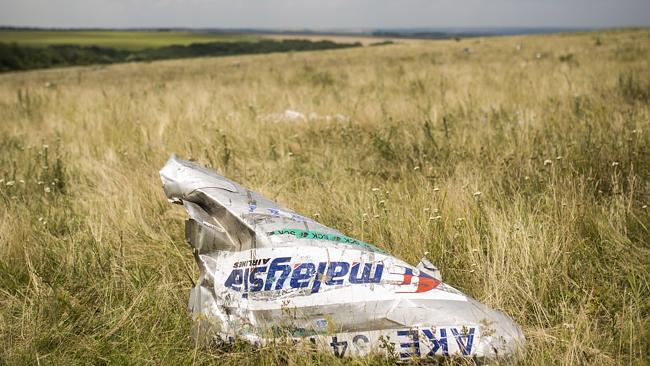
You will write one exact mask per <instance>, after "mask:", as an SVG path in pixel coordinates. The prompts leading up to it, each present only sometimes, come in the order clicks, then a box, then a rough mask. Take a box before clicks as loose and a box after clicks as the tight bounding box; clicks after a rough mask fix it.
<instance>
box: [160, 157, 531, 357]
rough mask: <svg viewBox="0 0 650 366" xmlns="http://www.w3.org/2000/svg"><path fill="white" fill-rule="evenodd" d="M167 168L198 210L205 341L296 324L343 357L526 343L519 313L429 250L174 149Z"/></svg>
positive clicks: (505, 349) (479, 350)
mask: <svg viewBox="0 0 650 366" xmlns="http://www.w3.org/2000/svg"><path fill="white" fill-rule="evenodd" d="M160 176H161V179H162V182H163V187H164V190H165V193H166V195H167V197H168V198H169V200H170V201H171V202H175V203H180V204H182V205H183V206H184V207H185V208H186V210H187V212H188V215H189V218H188V220H187V221H186V226H185V229H186V240H187V242H188V243H189V244H190V246H191V247H192V248H193V253H194V256H195V258H196V261H197V264H198V265H199V268H200V271H201V272H200V273H201V275H200V278H199V280H198V282H197V284H196V286H195V287H194V288H193V289H192V291H191V294H190V301H189V312H190V314H191V316H192V319H193V320H194V324H195V325H196V327H194V331H193V336H194V337H195V338H196V339H197V340H199V341H209V340H219V341H224V342H228V341H230V340H232V339H233V338H234V337H239V338H243V339H246V340H248V341H250V342H252V343H254V344H263V343H265V342H267V341H269V340H271V339H272V338H273V337H274V336H276V335H277V334H287V332H288V333H289V334H290V337H292V338H294V339H295V340H297V341H301V340H303V341H310V342H312V343H314V344H316V345H318V346H320V347H322V348H324V349H327V350H330V351H331V352H333V353H334V354H335V355H337V356H339V357H347V356H364V355H367V354H368V353H369V352H371V351H372V350H383V351H384V352H395V353H396V354H397V356H398V357H400V358H410V357H413V356H415V357H427V356H444V355H459V356H468V357H495V356H507V355H511V354H512V353H514V352H515V351H516V350H517V349H518V348H519V347H521V346H522V345H523V343H524V336H523V334H522V332H521V330H520V329H519V327H518V326H517V325H516V324H515V323H514V322H513V321H512V319H510V318H509V317H508V316H506V315H505V314H503V313H501V312H499V311H496V310H493V309H490V308H488V307H487V306H485V305H483V304H481V303H479V302H477V301H476V300H474V299H472V298H470V297H468V296H467V295H465V294H463V293H462V292H460V291H458V290H456V289H455V288H453V287H452V286H449V285H447V284H445V283H443V282H442V279H441V277H440V272H439V271H438V269H437V268H436V267H435V266H434V265H433V264H431V263H430V262H429V261H428V260H426V259H423V260H422V261H421V262H420V263H419V264H418V265H417V266H415V267H414V266H412V265H410V264H408V263H406V262H404V261H402V260H400V259H398V258H395V257H393V256H391V255H390V254H388V253H386V252H384V251H383V250H381V249H379V248H377V247H375V246H373V245H371V244H368V243H364V242H362V241H359V240H356V239H353V238H350V237H348V236H346V235H344V234H343V233H341V232H339V231H338V230H335V229H332V228H329V227H326V226H324V225H322V224H320V223H318V222H316V221H313V220H311V219H310V218H307V217H305V216H302V215H300V214H298V213H296V212H294V211H292V210H290V209H287V208H285V207H282V206H280V205H278V204H277V203H275V202H273V201H270V200H268V199H266V198H265V197H263V196H261V195H260V194H258V193H256V192H253V191H251V190H249V189H247V188H245V187H242V186H241V185H239V184H237V183H235V182H233V181H231V180H229V179H227V178H224V177H222V176H221V175H219V174H217V173H215V172H214V171H211V170H209V169H206V168H205V167H201V166H199V165H197V164H194V163H192V162H188V161H183V160H180V159H178V158H176V157H175V156H172V157H171V158H170V159H169V161H168V162H167V163H166V164H165V166H164V167H163V168H162V170H161V171H160Z"/></svg>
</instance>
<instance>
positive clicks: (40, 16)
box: [0, 0, 650, 29]
mask: <svg viewBox="0 0 650 366" xmlns="http://www.w3.org/2000/svg"><path fill="white" fill-rule="evenodd" d="M0 25H5V26H36V27H62V28H76V27H96V28H133V27H143V28H147V27H190V28H272V29H305V28H308V29H335V28H338V29H372V28H416V27H434V28H436V27H438V28H449V27H576V28H600V27H624V26H650V0H0Z"/></svg>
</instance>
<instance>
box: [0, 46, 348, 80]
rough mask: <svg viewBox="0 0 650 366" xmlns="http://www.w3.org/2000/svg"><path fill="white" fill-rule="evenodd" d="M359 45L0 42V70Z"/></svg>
mask: <svg viewBox="0 0 650 366" xmlns="http://www.w3.org/2000/svg"><path fill="white" fill-rule="evenodd" d="M359 46H361V43H358V42H357V43H335V42H332V41H309V40H302V39H288V40H281V41H278V40H270V39H264V40H260V41H256V42H250V41H235V42H213V43H193V44H190V45H188V46H181V45H172V46H165V47H159V48H147V49H143V50H139V51H129V50H123V49H116V48H107V47H96V46H78V45H52V46H48V47H26V46H20V45H18V44H16V43H11V44H6V43H0V72H7V71H17V70H31V69H42V68H48V67H60V66H73V65H92V64H110V63H116V62H129V61H153V60H166V59H174V58H188V57H202V56H228V55H244V54H259V53H272V52H290V51H315V50H327V49H337V48H348V47H359Z"/></svg>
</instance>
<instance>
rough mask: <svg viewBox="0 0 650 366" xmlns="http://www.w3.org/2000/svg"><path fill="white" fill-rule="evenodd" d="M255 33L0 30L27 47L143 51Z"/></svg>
mask: <svg viewBox="0 0 650 366" xmlns="http://www.w3.org/2000/svg"><path fill="white" fill-rule="evenodd" d="M256 39H257V37H256V36H252V35H237V34H217V33H200V32H164V31H160V32H156V31H129V32H127V31H0V42H4V43H18V44H19V45H24V46H38V47H45V46H50V45H78V46H100V47H110V48H117V49H125V50H141V49H145V48H156V47H164V46H170V45H189V44H192V43H206V42H228V41H244V40H246V41H253V40H256Z"/></svg>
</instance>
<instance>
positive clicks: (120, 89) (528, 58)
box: [0, 29, 650, 365]
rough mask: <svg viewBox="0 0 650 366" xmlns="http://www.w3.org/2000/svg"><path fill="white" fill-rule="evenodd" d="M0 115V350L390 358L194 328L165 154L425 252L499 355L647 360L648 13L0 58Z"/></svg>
mask: <svg viewBox="0 0 650 366" xmlns="http://www.w3.org/2000/svg"><path fill="white" fill-rule="evenodd" d="M465 49H466V51H464V50H465ZM287 109H292V110H296V111H299V112H302V113H305V114H308V113H311V112H314V113H317V114H318V115H320V116H326V115H335V114H341V115H344V116H347V117H348V118H349V120H348V118H334V119H330V120H327V119H325V118H322V119H317V120H313V121H301V120H282V118H281V117H280V118H279V117H278V116H282V112H283V111H285V110H287ZM0 120H1V121H2V123H0V309H1V310H0V363H1V364H7V365H26V364H34V365H36V364H39V365H45V364H51V365H62V364H155V365H159V364H169V365H178V364H224V365H232V364H238V365H239V364H240V365H259V364H262V365H265V364H292V365H294V364H298V365H306V364H318V365H332V364H339V363H350V362H351V363H352V364H355V365H365V364H381V363H384V364H390V362H391V361H390V360H387V359H381V358H380V357H378V356H377V357H373V358H370V359H363V360H353V361H349V360H348V361H339V360H337V359H335V358H334V356H332V355H329V354H323V353H313V352H307V351H303V350H295V349H293V348H292V347H289V346H286V345H281V344H278V345H276V346H273V347H265V348H262V349H260V350H253V349H251V348H250V347H248V346H247V345H245V344H236V345H235V346H233V347H230V348H215V349H203V348H195V347H194V346H193V343H192V341H191V339H190V338H189V328H190V324H189V319H188V316H187V314H186V311H185V307H186V304H187V298H188V292H189V289H190V287H191V286H192V279H195V278H196V276H197V272H198V271H197V269H196V268H195V264H194V261H193V258H192V255H191V253H190V250H189V249H188V247H187V246H186V245H185V244H184V235H183V220H184V218H185V213H184V210H183V209H182V208H181V207H178V206H174V205H171V204H169V203H167V201H166V199H165V196H164V194H163V192H162V189H161V184H160V180H159V177H158V169H159V168H160V167H161V166H162V164H163V163H164V162H165V160H166V159H167V158H168V157H169V155H170V154H171V153H173V152H175V153H178V154H179V155H180V156H181V157H184V158H193V159H195V160H197V161H198V162H201V163H203V164H207V165H209V166H212V167H213V168H215V169H217V170H218V171H220V172H221V173H223V174H224V175H226V176H228V177H231V178H232V179H234V180H236V181H238V182H241V183H242V184H244V185H246V186H249V187H251V188H253V189H255V190H257V191H259V192H261V193H262V194H264V195H266V196H268V197H269V198H272V199H274V200H277V201H279V202H280V203H282V204H284V205H286V206H288V207H291V208H293V209H295V210H297V211H298V212H300V213H303V214H305V215H307V216H310V217H313V218H317V219H318V220H319V221H321V222H323V223H324V224H326V225H328V226H332V227H335V228H338V229H340V230H341V231H343V232H344V233H346V234H347V235H349V236H352V237H355V238H358V239H361V240H363V241H366V242H370V243H375V244H376V245H377V246H379V247H381V248H383V249H385V250H387V251H388V252H390V253H392V254H394V255H396V256H399V257H402V258H403V259H405V260H407V261H409V262H411V263H416V262H417V261H418V260H419V259H420V257H421V256H422V255H423V254H424V253H425V252H429V253H430V254H429V258H430V259H431V261H432V262H433V263H435V264H436V265H438V266H439V267H440V268H441V270H442V274H443V277H444V279H445V282H448V283H450V284H452V285H454V286H456V287H458V288H459V289H461V290H463V291H464V292H466V293H469V294H471V295H472V296H474V297H476V298H477V299H479V300H480V301H482V302H484V303H486V304H488V305H490V306H491V307H494V308H498V309H501V310H503V311H505V312H506V313H508V314H510V315H511V316H512V317H513V318H514V319H515V320H516V321H517V322H518V323H519V324H520V325H521V326H522V328H523V329H524V332H525V334H526V337H527V340H528V344H527V347H526V349H525V351H524V352H523V353H522V354H521V355H520V357H519V358H518V359H516V360H512V363H514V364H519V365H549V364H556V365H574V364H584V365H647V364H648V358H649V355H650V301H649V299H650V286H649V281H650V275H649V269H650V209H648V205H650V30H648V29H638V30H626V31H611V32H599V33H584V34H564V35H549V36H529V37H500V38H491V39H480V38H479V39H471V40H462V41H460V42H456V41H453V40H451V41H418V42H409V43H402V44H396V45H389V46H383V47H365V48H355V49H346V50H336V51H320V52H305V53H289V54H270V55H257V56H241V57H240V56H237V57H223V58H202V59H196V60H178V61H162V62H152V63H147V64H142V63H135V64H120V65H112V66H101V67H100V66H91V67H71V68H66V69H52V70H44V71H34V72H23V73H15V74H11V73H9V74H3V75H0ZM374 188H378V190H377V189H374ZM504 363H506V362H504Z"/></svg>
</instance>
